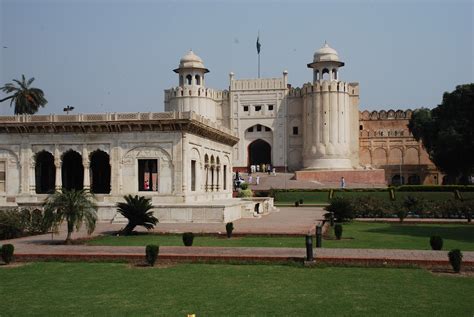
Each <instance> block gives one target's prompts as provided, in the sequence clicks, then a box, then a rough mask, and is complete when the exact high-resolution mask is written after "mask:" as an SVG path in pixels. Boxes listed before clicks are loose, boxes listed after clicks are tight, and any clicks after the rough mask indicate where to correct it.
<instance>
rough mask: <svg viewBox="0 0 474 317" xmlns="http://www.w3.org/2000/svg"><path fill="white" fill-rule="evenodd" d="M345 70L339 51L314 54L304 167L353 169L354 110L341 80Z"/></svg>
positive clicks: (306, 93) (306, 101) (306, 91)
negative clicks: (342, 69) (342, 68)
mask: <svg viewBox="0 0 474 317" xmlns="http://www.w3.org/2000/svg"><path fill="white" fill-rule="evenodd" d="M342 66H344V63H343V62H342V61H340V59H339V55H338V53H337V51H336V50H335V49H333V48H331V47H330V46H329V45H328V44H327V43H325V44H324V46H323V47H322V48H320V49H319V50H317V51H316V53H314V59H313V62H312V63H310V64H308V68H312V69H313V83H312V84H309V83H308V84H306V85H304V86H303V140H304V143H303V167H304V168H305V169H351V168H352V167H353V164H352V149H351V144H352V143H353V134H357V135H358V131H357V127H356V130H354V123H353V122H352V121H354V120H352V116H353V109H352V108H353V107H352V106H351V102H350V95H349V85H348V84H347V83H345V82H343V81H340V80H339V68H340V67H342Z"/></svg>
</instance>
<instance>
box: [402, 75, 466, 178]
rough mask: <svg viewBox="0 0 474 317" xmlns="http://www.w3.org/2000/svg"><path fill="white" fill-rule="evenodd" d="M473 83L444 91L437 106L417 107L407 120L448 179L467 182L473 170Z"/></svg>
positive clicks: (417, 138)
mask: <svg viewBox="0 0 474 317" xmlns="http://www.w3.org/2000/svg"><path fill="white" fill-rule="evenodd" d="M473 127H474V84H466V85H460V86H457V87H456V90H454V91H453V92H450V93H449V92H445V93H444V95H443V101H442V103H441V104H440V105H438V106H437V107H436V108H434V109H432V110H429V109H425V108H422V109H419V110H417V111H415V112H414V113H413V116H412V118H411V119H410V122H409V124H408V128H409V129H410V132H411V133H412V134H413V136H414V137H415V139H416V140H418V141H419V140H421V142H422V143H423V146H424V148H425V149H426V151H427V152H428V154H429V156H430V159H431V160H432V161H433V163H434V164H435V165H436V167H437V168H438V169H439V170H440V171H442V172H443V173H445V174H446V175H447V182H448V183H455V182H460V183H467V182H468V179H469V176H470V175H472V174H473V172H474V156H473V155H472V153H474V129H473Z"/></svg>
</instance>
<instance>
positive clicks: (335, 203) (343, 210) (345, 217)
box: [324, 197, 354, 222]
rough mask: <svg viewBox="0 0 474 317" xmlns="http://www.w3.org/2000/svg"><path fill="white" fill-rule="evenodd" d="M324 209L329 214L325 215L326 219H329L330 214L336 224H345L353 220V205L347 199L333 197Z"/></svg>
mask: <svg viewBox="0 0 474 317" xmlns="http://www.w3.org/2000/svg"><path fill="white" fill-rule="evenodd" d="M324 209H325V210H326V211H328V212H329V213H327V214H326V215H325V217H326V219H328V217H330V213H331V212H332V213H333V214H334V219H335V220H336V222H346V221H351V220H352V219H354V208H353V204H352V201H351V200H350V199H348V198H344V197H335V198H333V199H331V202H330V204H329V206H326V207H325V208H324Z"/></svg>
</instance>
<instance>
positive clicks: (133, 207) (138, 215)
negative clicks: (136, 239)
mask: <svg viewBox="0 0 474 317" xmlns="http://www.w3.org/2000/svg"><path fill="white" fill-rule="evenodd" d="M123 198H124V199H125V202H124V203H117V212H119V213H120V214H121V215H122V216H124V217H125V218H127V219H128V224H127V225H126V226H125V228H124V229H123V230H122V232H121V233H122V234H124V235H129V234H131V233H132V231H133V229H135V227H136V226H143V227H145V228H147V229H148V230H149V229H153V227H154V226H155V225H156V223H157V222H158V219H157V218H155V217H154V216H153V211H152V210H151V209H152V208H153V205H152V204H151V199H150V198H145V197H143V196H140V197H138V195H135V197H134V196H132V195H127V196H124V197H123Z"/></svg>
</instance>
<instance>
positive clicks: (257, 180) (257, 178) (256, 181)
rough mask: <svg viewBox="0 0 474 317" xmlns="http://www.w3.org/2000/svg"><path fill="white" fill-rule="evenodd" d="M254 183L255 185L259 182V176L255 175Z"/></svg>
mask: <svg viewBox="0 0 474 317" xmlns="http://www.w3.org/2000/svg"><path fill="white" fill-rule="evenodd" d="M255 184H256V185H258V184H260V176H257V177H256V178H255Z"/></svg>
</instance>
